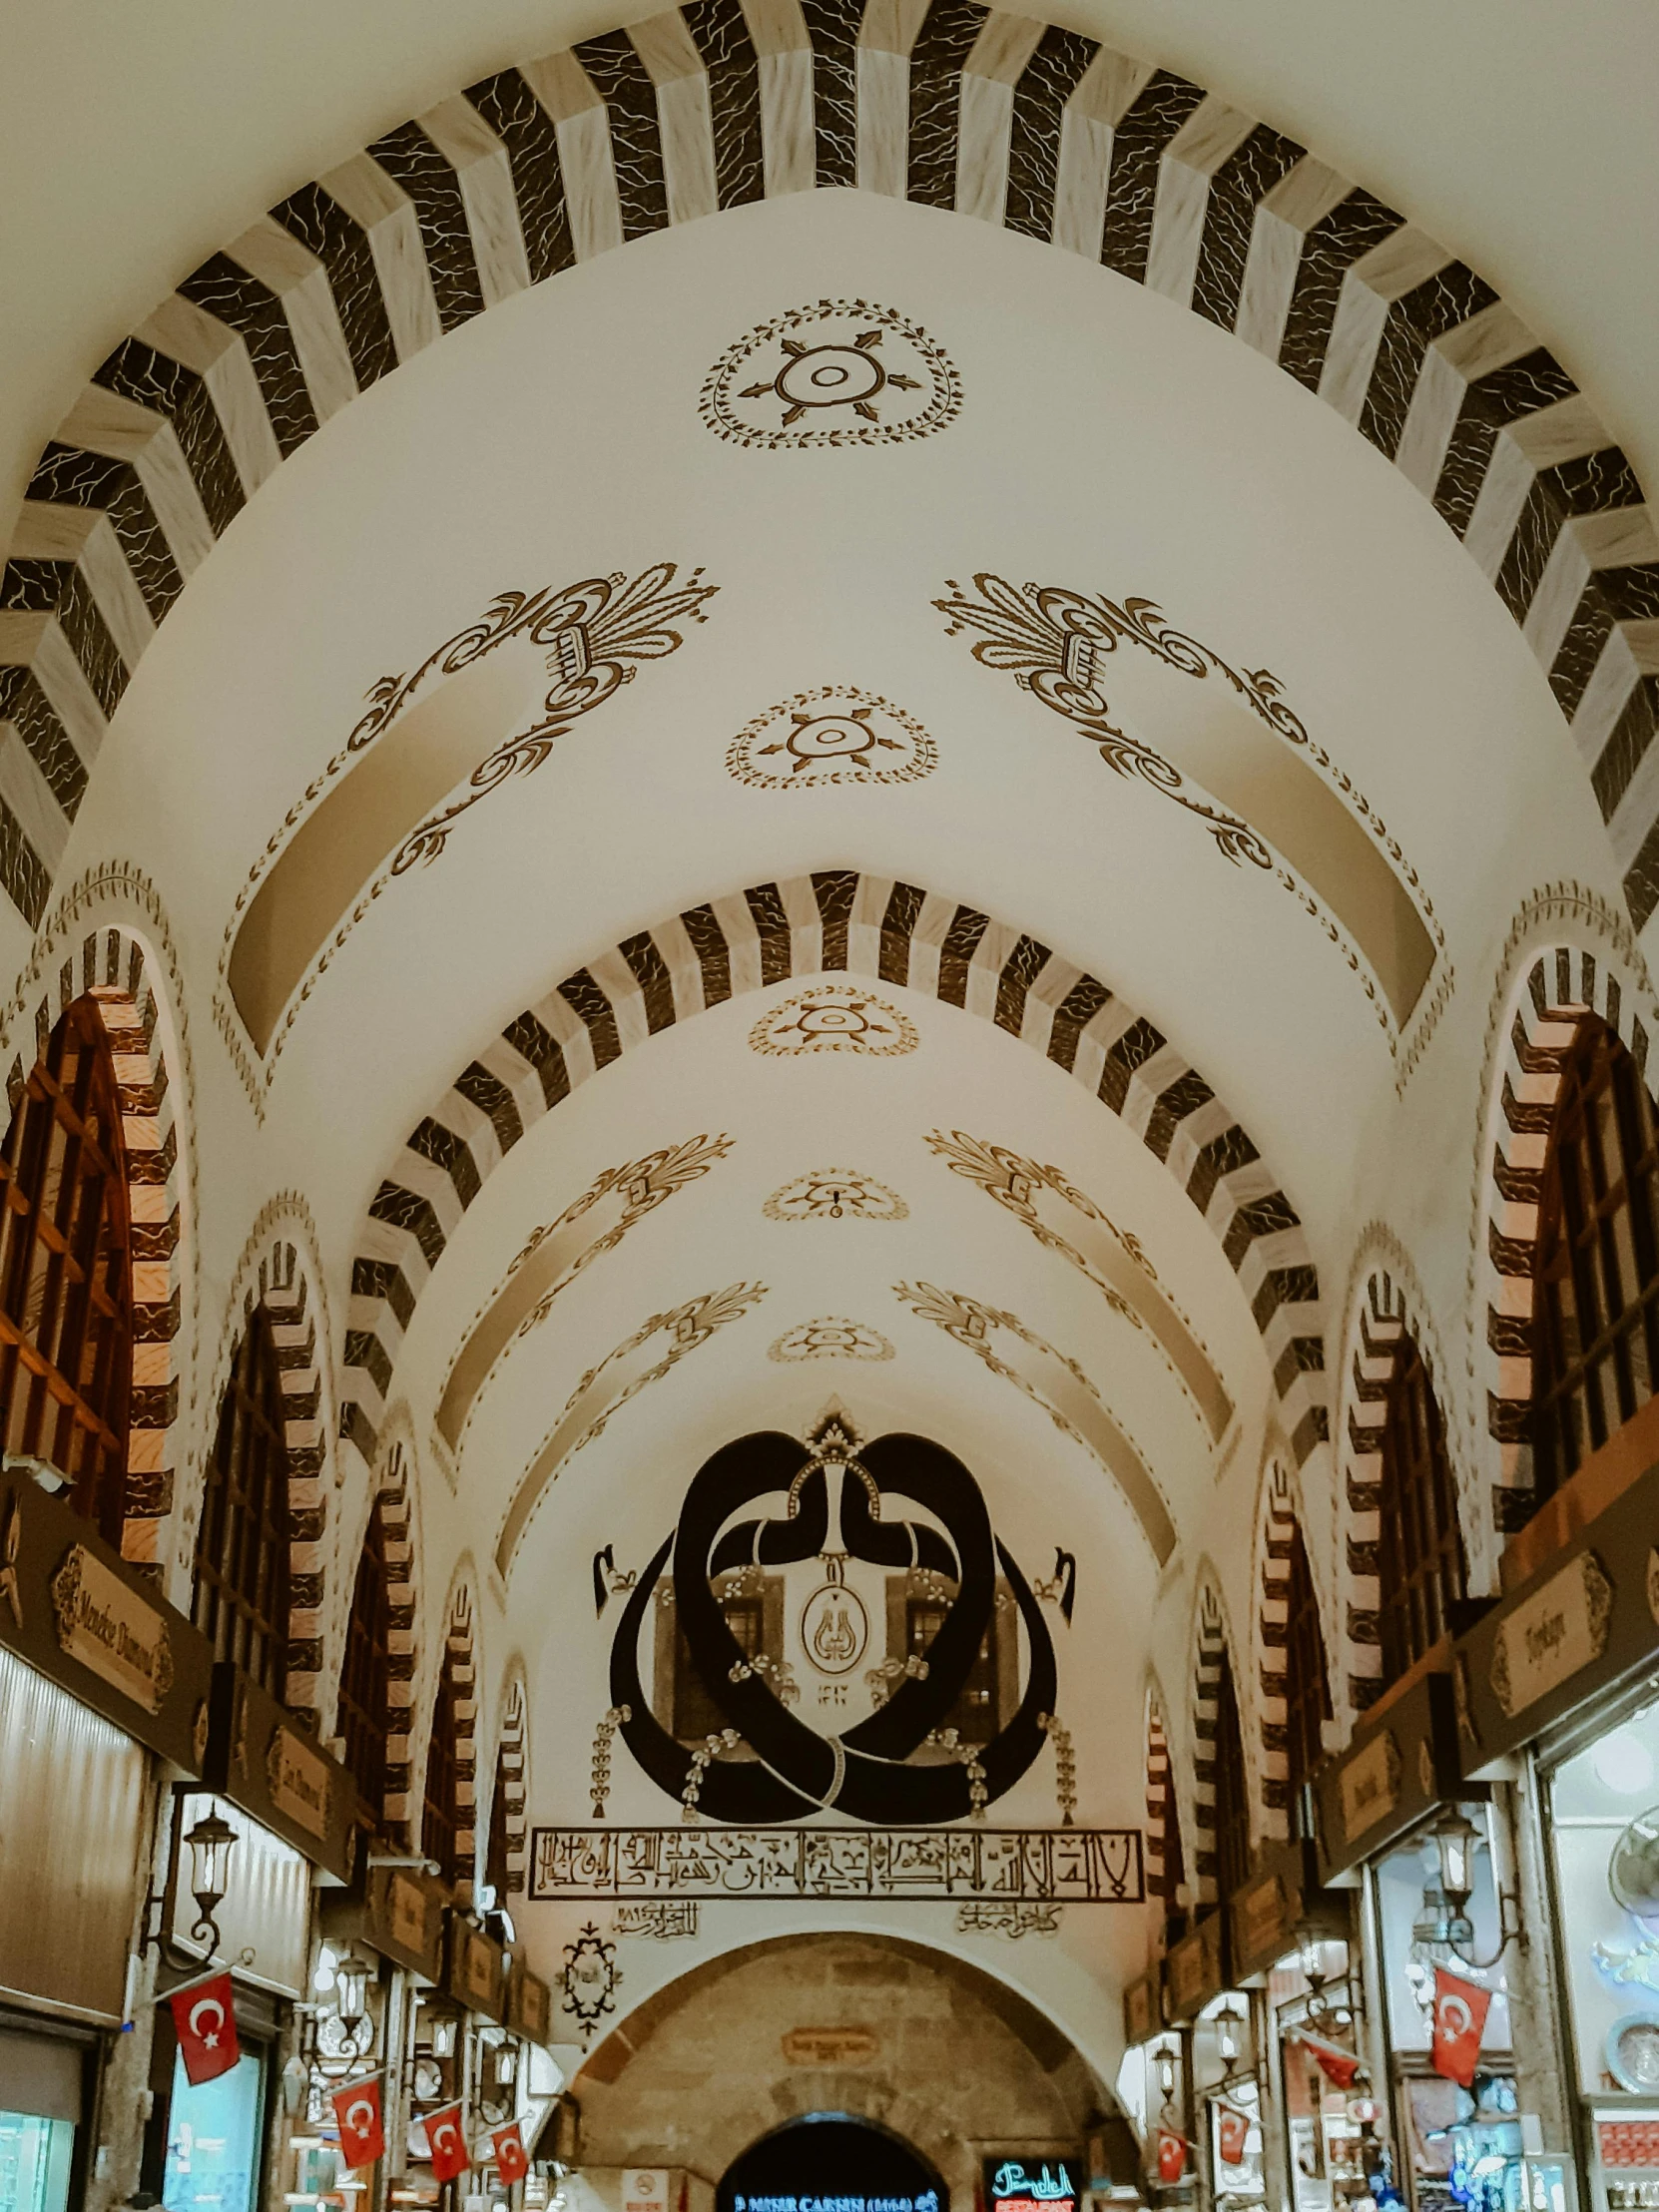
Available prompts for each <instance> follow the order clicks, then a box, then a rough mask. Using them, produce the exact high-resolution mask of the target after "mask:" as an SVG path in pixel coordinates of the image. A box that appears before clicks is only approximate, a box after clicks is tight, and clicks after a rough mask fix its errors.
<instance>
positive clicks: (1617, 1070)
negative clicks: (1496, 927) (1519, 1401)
mask: <svg viewBox="0 0 1659 2212" xmlns="http://www.w3.org/2000/svg"><path fill="white" fill-rule="evenodd" d="M1656 1164H1659V1117H1656V1115H1655V1110H1654V1104H1653V1100H1652V1099H1651V1098H1650V1097H1649V1095H1648V1090H1647V1085H1646V1084H1645V1083H1644V1082H1643V1081H1642V1078H1641V1076H1640V1074H1639V1073H1638V1072H1637V1068H1636V1063H1635V1061H1634V1060H1633V1059H1632V1058H1631V1057H1630V1054H1629V1053H1628V1052H1627V1051H1626V1050H1625V1048H1624V1046H1623V1045H1622V1044H1620V1042H1619V1040H1618V1038H1617V1037H1616V1036H1615V1035H1614V1033H1613V1031H1612V1030H1611V1029H1609V1028H1608V1027H1607V1025H1606V1023H1605V1022H1601V1021H1597V1020H1596V1019H1594V1017H1593V1016H1592V1017H1590V1018H1587V1019H1586V1020H1584V1021H1583V1022H1581V1023H1580V1025H1579V1029H1578V1034H1577V1036H1576V1037H1575V1038H1574V1040H1573V1045H1572V1050H1571V1052H1570V1053H1569V1054H1568V1056H1567V1062H1566V1066H1565V1068H1564V1069H1563V1071H1562V1076H1561V1087H1560V1090H1559V1092H1558V1093H1557V1095H1556V1101H1555V1112H1554V1118H1553V1120H1552V1121H1551V1124H1550V1135H1549V1149H1548V1151H1547V1153H1546V1155H1545V1160H1544V1172H1543V1182H1542V1187H1541V1190H1540V1192H1539V1204H1538V1240H1537V1244H1536V1246H1535V1248H1534V1254H1533V1276H1532V1280H1533V1299H1532V1482H1533V1491H1534V1494H1535V1496H1536V1497H1537V1499H1538V1501H1539V1502H1540V1503H1541V1502H1542V1500H1543V1499H1545V1498H1546V1497H1549V1496H1550V1495H1552V1494H1553V1492H1554V1491H1556V1490H1558V1489H1559V1488H1560V1486H1561V1484H1562V1483H1563V1482H1565V1481H1566V1479H1567V1477H1568V1476H1569V1475H1570V1474H1572V1473H1573V1472H1574V1471H1575V1470H1576V1469H1577V1468H1578V1466H1579V1465H1580V1464H1581V1462H1582V1461H1583V1460H1584V1459H1585V1458H1586V1457H1587V1456H1588V1455H1589V1453H1590V1452H1592V1451H1595V1450H1596V1449H1598V1447H1599V1446H1600V1445H1602V1444H1604V1443H1605V1442H1606V1441H1607V1439H1608V1437H1609V1436H1610V1435H1612V1433H1613V1431H1614V1430H1615V1429H1616V1428H1620V1427H1622V1426H1623V1424H1624V1423H1625V1422H1626V1421H1627V1420H1629V1418H1630V1417H1631V1415H1632V1414H1633V1413H1634V1412H1635V1411H1636V1410H1637V1408H1638V1407H1639V1406H1641V1405H1644V1404H1645V1403H1646V1402H1647V1400H1648V1399H1649V1398H1650V1397H1652V1396H1653V1394H1654V1390H1655V1386H1656V1383H1655V1379H1656V1377H1659V1190H1656V1188H1655V1168H1656Z"/></svg>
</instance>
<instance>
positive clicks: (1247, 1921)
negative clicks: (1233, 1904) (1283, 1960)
mask: <svg viewBox="0 0 1659 2212" xmlns="http://www.w3.org/2000/svg"><path fill="white" fill-rule="evenodd" d="M1243 1919H1244V1937H1245V1946H1246V1948H1247V1949H1248V1950H1249V1952H1250V1954H1251V1956H1252V1957H1255V1956H1257V1954H1258V1953H1259V1952H1261V1951H1263V1950H1265V1949H1266V1948H1267V1947H1268V1945H1269V1944H1270V1943H1273V1942H1274V1941H1276V1940H1277V1938H1278V1937H1279V1936H1281V1935H1282V1934H1284V1933H1286V1932H1287V1931H1288V1929H1289V1928H1290V1927H1291V1925H1292V1921H1291V1916H1290V1914H1288V1913H1287V1912H1286V1910H1285V1892H1284V1889H1283V1888H1282V1886H1281V1884H1280V1880H1279V1877H1278V1876H1277V1875H1273V1876H1271V1877H1270V1878H1269V1879H1268V1880H1267V1881H1266V1882H1258V1883H1256V1884H1255V1885H1254V1887H1253V1888H1251V1889H1249V1890H1247V1891H1246V1892H1245V1897H1244V1914H1243Z"/></svg>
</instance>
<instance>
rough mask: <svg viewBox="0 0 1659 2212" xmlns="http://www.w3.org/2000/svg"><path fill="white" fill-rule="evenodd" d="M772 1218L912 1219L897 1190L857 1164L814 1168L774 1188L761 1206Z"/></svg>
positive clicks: (769, 1217) (789, 1219)
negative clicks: (867, 1173) (865, 1172)
mask: <svg viewBox="0 0 1659 2212" xmlns="http://www.w3.org/2000/svg"><path fill="white" fill-rule="evenodd" d="M761 1211H762V1213H763V1214H765V1216H766V1218H767V1220H768V1221H908V1220H909V1218H910V1209H909V1207H908V1206H906V1205H905V1203H904V1201H903V1200H902V1199H901V1198H900V1197H899V1195H898V1193H897V1192H896V1191H889V1190H888V1188H887V1186H886V1184H885V1183H878V1182H877V1181H876V1180H875V1178H874V1176H873V1175H863V1174H861V1173H860V1172H859V1171H858V1170H857V1169H856V1168H810V1169H809V1170H808V1172H807V1173H806V1174H805V1175H798V1176H796V1178H795V1179H794V1181H793V1182H790V1183H786V1184H784V1185H783V1187H782V1188H781V1189H780V1190H776V1191H774V1192H773V1194H772V1196H771V1197H770V1198H769V1199H768V1200H767V1202H766V1204H765V1205H764V1206H763V1207H762V1208H761Z"/></svg>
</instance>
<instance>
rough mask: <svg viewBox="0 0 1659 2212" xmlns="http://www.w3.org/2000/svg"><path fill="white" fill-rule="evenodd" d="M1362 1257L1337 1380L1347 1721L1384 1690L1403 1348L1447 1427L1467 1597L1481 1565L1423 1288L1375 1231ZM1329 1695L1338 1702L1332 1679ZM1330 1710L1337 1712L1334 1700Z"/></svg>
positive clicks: (1390, 1241)
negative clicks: (1410, 1348) (1424, 1376)
mask: <svg viewBox="0 0 1659 2212" xmlns="http://www.w3.org/2000/svg"><path fill="white" fill-rule="evenodd" d="M1360 1253H1361V1258H1360V1264H1359V1267H1358V1270H1357V1274H1356V1283H1357V1284H1359V1283H1361V1282H1363V1284H1364V1289H1363V1290H1362V1291H1360V1292H1359V1295H1358V1296H1356V1297H1355V1298H1353V1299H1352V1300H1351V1302H1350V1303H1351V1313H1350V1317H1349V1324H1348V1329H1347V1333H1346V1336H1345V1339H1344V1349H1343V1367H1342V1371H1341V1385H1342V1390H1343V1399H1344V1404H1343V1433H1342V1439H1341V1445H1340V1459H1341V1469H1342V1481H1341V1491H1340V1496H1339V1504H1338V1510H1339V1517H1340V1525H1341V1528H1342V1533H1343V1540H1342V1546H1341V1553H1340V1562H1341V1563H1340V1567H1339V1574H1340V1578H1341V1596H1342V1613H1343V1619H1342V1633H1341V1637H1340V1639H1339V1644H1338V1648H1339V1649H1340V1650H1341V1652H1342V1655H1343V1665H1344V1669H1345V1678H1344V1680H1345V1687H1346V1692H1347V1704H1348V1715H1347V1718H1348V1719H1349V1720H1350V1721H1352V1720H1354V1719H1356V1718H1358V1716H1359V1715H1360V1714H1362V1713H1363V1712H1365V1710H1366V1709H1367V1707H1368V1706H1370V1705H1371V1704H1372V1703H1373V1702H1374V1701H1375V1700H1376V1699H1377V1697H1378V1696H1379V1695H1380V1693H1381V1691H1382V1688H1383V1645H1382V1636H1381V1629H1380V1626H1379V1607H1380V1605H1381V1602H1382V1589H1381V1584H1380V1582H1379V1544H1380V1540H1381V1536H1382V1499H1383V1421H1384V1417H1385V1414H1386V1410H1387V1397H1388V1385H1389V1383H1391V1381H1392V1380H1393V1373H1394V1363H1395V1361H1396V1360H1397V1359H1398V1357H1399V1352H1400V1348H1401V1346H1402V1345H1403V1344H1404V1343H1405V1342H1406V1340H1409V1341H1410V1342H1411V1343H1412V1344H1414V1345H1415V1347H1416V1350H1417V1354H1418V1357H1419V1358H1420V1359H1421V1361H1422V1364H1423V1366H1424V1367H1425V1368H1426V1369H1427V1371H1428V1379H1429V1382H1430V1383H1432V1385H1433V1388H1434V1397H1435V1401H1436V1403H1437V1404H1438V1405H1439V1408H1440V1414H1441V1418H1442V1420H1444V1421H1445V1440H1446V1452H1447V1456H1448V1457H1449V1458H1450V1460H1451V1466H1452V1476H1453V1483H1454V1487H1455V1491H1456V1497H1457V1516H1458V1522H1459V1525H1460V1527H1461V1530H1462V1536H1463V1549H1464V1554H1465V1557H1466V1559H1467V1561H1468V1567H1469V1578H1470V1586H1471V1587H1475V1586H1477V1584H1476V1576H1477V1575H1478V1573H1479V1564H1478V1563H1479V1561H1480V1560H1481V1559H1482V1558H1483V1557H1484V1556H1485V1553H1486V1550H1487V1546H1486V1544H1485V1542H1484V1535H1483V1530H1482V1529H1481V1527H1480V1526H1479V1525H1478V1518H1479V1516H1477V1514H1476V1512H1475V1511H1474V1509H1473V1507H1474V1497H1473V1492H1472V1490H1471V1486H1470V1484H1469V1483H1468V1482H1467V1481H1466V1480H1465V1479H1464V1476H1463V1473H1462V1470H1461V1469H1460V1468H1459V1466H1458V1464H1457V1457H1458V1454H1457V1437H1456V1431H1455V1428H1454V1426H1453V1424H1452V1422H1451V1421H1450V1420H1449V1419H1446V1400H1447V1393H1448V1383H1449V1371H1448V1369H1447V1366H1446V1362H1445V1360H1444V1358H1443V1357H1442V1355H1441V1353H1440V1348H1439V1344H1438V1340H1437V1338H1436V1335H1435V1331H1434V1328H1433V1324H1432V1321H1431V1319H1430V1316H1429V1312H1428V1306H1427V1301H1426V1299H1425V1297H1424V1295H1423V1291H1422V1286H1421V1284H1420V1283H1419V1282H1418V1281H1417V1278H1416V1273H1415V1270H1414V1269H1413V1268H1412V1266H1411V1263H1410V1260H1409V1258H1408V1256H1407V1254H1406V1252H1405V1250H1404V1248H1403V1246H1402V1245H1400V1243H1399V1241H1398V1239H1397V1238H1395V1237H1394V1236H1393V1235H1392V1234H1391V1232H1389V1231H1387V1230H1384V1229H1382V1228H1381V1227H1378V1226H1374V1227H1373V1228H1372V1229H1371V1230H1370V1231H1369V1232H1368V1233H1367V1234H1366V1236H1364V1237H1363V1238H1362V1239H1361V1246H1360ZM1333 1656H1334V1654H1333ZM1332 1687H1333V1691H1334V1692H1335V1690H1336V1688H1337V1683H1336V1680H1335V1679H1334V1680H1333V1684H1332ZM1332 1702H1333V1704H1335V1703H1336V1702H1337V1699H1336V1697H1335V1695H1334V1696H1333V1699H1332Z"/></svg>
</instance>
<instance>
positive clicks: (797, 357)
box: [698, 299, 962, 452]
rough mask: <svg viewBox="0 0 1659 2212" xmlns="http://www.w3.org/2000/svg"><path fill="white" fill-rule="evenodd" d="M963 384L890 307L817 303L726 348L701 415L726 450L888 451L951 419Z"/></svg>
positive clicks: (937, 348)
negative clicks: (835, 448) (847, 448)
mask: <svg viewBox="0 0 1659 2212" xmlns="http://www.w3.org/2000/svg"><path fill="white" fill-rule="evenodd" d="M961 404H962V380H961V378H960V377H959V376H958V375H957V373H956V368H955V364H954V363H953V362H952V361H951V359H950V356H949V355H948V354H947V353H946V352H945V350H944V348H943V347H942V346H941V345H939V344H937V343H936V342H935V341H934V340H933V339H932V338H930V337H929V336H928V335H927V332H926V331H925V330H923V329H921V328H920V327H919V326H918V325H917V324H915V323H913V322H910V321H907V320H906V319H905V317H904V316H903V315H901V314H899V313H897V312H896V311H895V310H894V309H893V308H891V307H880V306H876V305H875V304H873V302H871V301H869V300H866V299H817V300H813V301H811V302H810V303H809V304H808V305H806V306H804V307H792V308H791V309H790V310H789V312H788V313H787V314H781V315H774V316H773V318H772V320H771V321H770V322H763V323H760V324H758V325H757V327H756V328H755V329H753V330H751V331H749V332H748V334H747V335H746V336H744V337H741V338H739V339H738V341H737V343H736V344H735V345H732V346H730V347H728V349H727V350H726V352H724V353H723V354H722V355H721V357H720V359H719V360H718V361H717V362H716V363H715V365H714V367H713V368H712V369H711V370H710V371H709V373H708V376H707V377H706V378H705V379H704V384H703V390H702V392H701V394H700V396H699V399H698V410H699V412H700V413H701V414H702V417H703V419H704V421H705V422H706V423H707V424H708V426H709V428H710V429H711V430H713V431H714V433H715V435H716V436H717V437H720V438H725V439H726V440H727V442H728V443H729V444H732V445H749V446H759V447H762V448H764V449H766V450H768V451H771V452H779V451H781V450H782V449H783V448H785V447H786V446H792V445H795V446H800V445H831V446H833V445H890V444H895V443H897V442H899V441H900V440H902V439H905V438H924V437H927V436H928V435H930V434H931V432H933V431H934V430H942V429H943V428H944V426H945V425H946V423H948V422H951V421H953V420H954V419H955V417H956V415H957V414H958V412H959V411H960V409H961Z"/></svg>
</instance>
